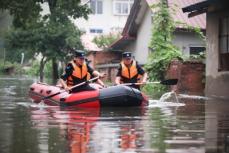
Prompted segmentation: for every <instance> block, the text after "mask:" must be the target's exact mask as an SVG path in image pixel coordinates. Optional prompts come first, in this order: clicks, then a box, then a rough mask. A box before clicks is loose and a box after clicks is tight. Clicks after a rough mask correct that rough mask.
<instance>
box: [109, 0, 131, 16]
mask: <svg viewBox="0 0 229 153" xmlns="http://www.w3.org/2000/svg"><path fill="white" fill-rule="evenodd" d="M133 3H134V0H114V1H113V13H114V15H128V14H129V13H130V9H131V7H132V5H133Z"/></svg>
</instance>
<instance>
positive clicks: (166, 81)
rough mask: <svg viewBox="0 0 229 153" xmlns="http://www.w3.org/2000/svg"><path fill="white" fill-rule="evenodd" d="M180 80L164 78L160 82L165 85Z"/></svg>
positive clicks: (173, 83)
mask: <svg viewBox="0 0 229 153" xmlns="http://www.w3.org/2000/svg"><path fill="white" fill-rule="evenodd" d="M177 82H178V79H168V80H163V81H161V82H160V84H163V85H175V84H177Z"/></svg>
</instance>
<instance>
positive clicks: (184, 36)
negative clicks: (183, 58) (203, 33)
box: [173, 31, 206, 56]
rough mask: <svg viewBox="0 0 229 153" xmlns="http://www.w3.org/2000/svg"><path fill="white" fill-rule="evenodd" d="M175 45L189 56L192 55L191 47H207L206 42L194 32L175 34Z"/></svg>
mask: <svg viewBox="0 0 229 153" xmlns="http://www.w3.org/2000/svg"><path fill="white" fill-rule="evenodd" d="M173 43H174V44H175V45H176V46H177V47H178V48H179V49H180V50H181V51H182V53H183V55H187V56H189V55H190V51H189V48H190V47H206V46H205V42H204V41H203V40H201V39H200V37H199V36H198V35H197V34H196V33H194V32H182V31H177V32H175V33H174V38H173Z"/></svg>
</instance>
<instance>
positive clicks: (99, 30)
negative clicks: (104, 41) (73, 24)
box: [90, 29, 103, 33]
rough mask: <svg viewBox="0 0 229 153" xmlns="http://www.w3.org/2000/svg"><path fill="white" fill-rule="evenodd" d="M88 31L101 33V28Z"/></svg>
mask: <svg viewBox="0 0 229 153" xmlns="http://www.w3.org/2000/svg"><path fill="white" fill-rule="evenodd" d="M90 33H103V30H102V29H90Z"/></svg>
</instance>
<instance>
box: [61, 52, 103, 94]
mask: <svg viewBox="0 0 229 153" xmlns="http://www.w3.org/2000/svg"><path fill="white" fill-rule="evenodd" d="M89 76H99V77H103V76H104V74H101V73H99V72H98V71H95V70H94V69H92V68H91V67H90V66H89V65H88V64H87V63H86V62H85V53H84V52H83V51H76V52H75V55H74V58H73V60H72V61H71V62H70V63H68V65H67V67H66V69H65V73H64V74H63V75H62V76H61V78H60V83H61V85H62V86H63V87H64V89H65V90H67V91H69V90H70V88H71V86H74V85H77V84H79V83H82V82H85V81H87V80H89V79H90V77H89ZM89 90H95V89H94V88H92V87H91V86H90V85H89V84H88V83H86V84H85V85H82V86H79V87H76V88H74V89H72V90H71V92H79V91H89Z"/></svg>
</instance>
